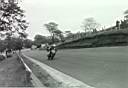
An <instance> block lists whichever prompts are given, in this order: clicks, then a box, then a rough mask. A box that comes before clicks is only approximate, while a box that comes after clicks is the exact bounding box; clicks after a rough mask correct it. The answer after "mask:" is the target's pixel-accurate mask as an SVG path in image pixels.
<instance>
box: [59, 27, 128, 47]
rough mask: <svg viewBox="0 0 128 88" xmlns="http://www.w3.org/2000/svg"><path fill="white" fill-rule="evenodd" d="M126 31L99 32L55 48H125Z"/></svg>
mask: <svg viewBox="0 0 128 88" xmlns="http://www.w3.org/2000/svg"><path fill="white" fill-rule="evenodd" d="M127 45H128V29H120V30H114V31H113V30H111V31H104V32H99V33H96V34H92V35H90V36H86V37H85V38H80V39H77V40H73V41H70V42H65V43H62V44H60V45H58V46H57V47H58V48H59V49H65V48H92V47H104V46H127Z"/></svg>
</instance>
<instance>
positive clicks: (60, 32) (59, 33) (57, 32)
mask: <svg viewBox="0 0 128 88" xmlns="http://www.w3.org/2000/svg"><path fill="white" fill-rule="evenodd" d="M54 34H55V37H56V38H58V39H59V40H61V42H63V41H64V35H63V32H62V31H61V30H55V31H54Z"/></svg>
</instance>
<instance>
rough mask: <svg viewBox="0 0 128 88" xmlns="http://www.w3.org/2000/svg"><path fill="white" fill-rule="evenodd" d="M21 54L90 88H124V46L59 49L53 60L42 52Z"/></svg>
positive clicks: (127, 50)
mask: <svg viewBox="0 0 128 88" xmlns="http://www.w3.org/2000/svg"><path fill="white" fill-rule="evenodd" d="M23 52H24V54H26V55H28V56H30V57H32V58H35V59H36V60H39V61H41V62H43V63H45V64H47V65H49V66H51V67H53V68H56V69H57V70H59V71H61V72H63V73H65V74H67V75H70V76H72V77H74V78H76V79H78V80H80V81H83V82H84V83H86V84H88V85H90V86H94V87H96V88H128V47H109V48H108V47H103V48H86V49H65V50H59V51H58V52H57V55H56V57H55V60H53V61H48V60H47V57H46V53H47V52H46V51H39V50H33V51H23Z"/></svg>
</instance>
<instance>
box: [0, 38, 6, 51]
mask: <svg viewBox="0 0 128 88" xmlns="http://www.w3.org/2000/svg"><path fill="white" fill-rule="evenodd" d="M5 49H6V44H5V41H4V40H0V52H1V53H2V52H4V50H5Z"/></svg>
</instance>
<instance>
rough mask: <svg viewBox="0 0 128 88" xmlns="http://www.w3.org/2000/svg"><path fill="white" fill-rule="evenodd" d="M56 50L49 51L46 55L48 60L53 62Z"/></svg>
mask: <svg viewBox="0 0 128 88" xmlns="http://www.w3.org/2000/svg"><path fill="white" fill-rule="evenodd" d="M56 52H57V50H56V49H55V48H53V49H51V50H49V53H48V60H53V59H54V57H55V55H56Z"/></svg>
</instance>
